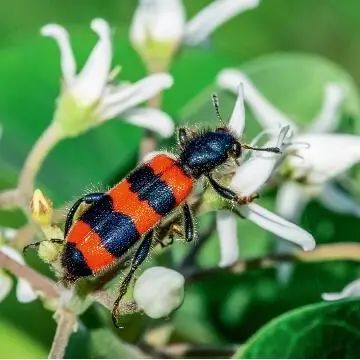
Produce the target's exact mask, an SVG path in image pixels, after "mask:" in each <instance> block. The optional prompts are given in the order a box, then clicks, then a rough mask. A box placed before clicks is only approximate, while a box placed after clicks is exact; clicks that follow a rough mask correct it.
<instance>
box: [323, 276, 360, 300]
mask: <svg viewBox="0 0 360 360" xmlns="http://www.w3.org/2000/svg"><path fill="white" fill-rule="evenodd" d="M352 297H360V279H357V280H354V281H352V282H351V283H350V284H348V285H346V286H345V287H344V289H343V290H342V291H340V292H338V293H324V294H322V298H323V299H324V300H326V301H336V300H342V299H346V298H352Z"/></svg>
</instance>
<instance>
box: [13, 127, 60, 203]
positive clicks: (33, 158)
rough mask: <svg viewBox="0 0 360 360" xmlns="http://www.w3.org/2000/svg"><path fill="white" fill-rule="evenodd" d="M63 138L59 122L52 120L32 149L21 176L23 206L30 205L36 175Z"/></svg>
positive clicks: (20, 186) (20, 187) (19, 188)
mask: <svg viewBox="0 0 360 360" xmlns="http://www.w3.org/2000/svg"><path fill="white" fill-rule="evenodd" d="M61 138H62V135H61V130H60V128H59V125H58V123H56V122H51V124H50V125H49V127H48V128H47V129H46V130H45V131H44V132H43V133H42V135H41V136H40V137H39V139H38V140H37V142H36V143H35V145H34V147H33V148H32V149H31V152H30V154H29V155H28V157H27V158H26V160H25V164H24V166H23V168H22V170H21V173H20V176H19V182H18V191H19V193H20V196H21V199H20V201H21V204H20V205H21V206H23V207H24V206H27V205H28V202H29V201H30V199H31V195H32V193H33V191H34V182H35V178H36V175H37V173H38V171H39V169H40V167H41V165H42V163H43V161H44V160H45V157H46V156H47V155H48V153H49V152H50V150H51V149H52V148H53V147H54V146H55V145H56V144H57V143H58V142H59V141H60V140H61Z"/></svg>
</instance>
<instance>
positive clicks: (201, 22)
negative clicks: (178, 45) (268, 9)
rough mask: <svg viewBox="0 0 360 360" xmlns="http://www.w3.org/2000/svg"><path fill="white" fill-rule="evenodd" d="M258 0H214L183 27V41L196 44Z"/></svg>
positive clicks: (251, 6)
mask: <svg viewBox="0 0 360 360" xmlns="http://www.w3.org/2000/svg"><path fill="white" fill-rule="evenodd" d="M258 4H259V0H215V1H213V2H211V3H210V4H209V5H208V6H206V7H205V8H204V9H202V10H201V11H200V12H199V13H198V14H196V15H195V16H194V17H193V18H192V19H191V20H190V21H189V22H188V23H187V24H186V28H185V42H186V43H187V44H189V45H197V44H199V43H200V42H202V41H204V40H205V39H206V38H207V37H208V36H209V35H210V34H211V33H212V32H213V31H214V30H216V29H217V28H218V27H219V26H221V25H222V24H224V23H225V22H226V21H228V20H230V19H231V18H232V17H234V16H236V15H238V14H240V13H241V12H244V11H246V10H249V9H252V8H255V7H256V6H258Z"/></svg>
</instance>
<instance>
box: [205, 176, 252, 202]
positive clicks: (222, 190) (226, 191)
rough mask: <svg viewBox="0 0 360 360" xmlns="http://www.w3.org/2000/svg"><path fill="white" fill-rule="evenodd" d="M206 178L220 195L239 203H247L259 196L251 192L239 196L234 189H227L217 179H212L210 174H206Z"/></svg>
mask: <svg viewBox="0 0 360 360" xmlns="http://www.w3.org/2000/svg"><path fill="white" fill-rule="evenodd" d="M207 178H208V179H209V182H210V184H211V186H212V187H213V189H214V190H215V191H216V192H217V193H218V194H219V195H220V196H222V197H223V198H225V199H228V200H231V201H235V202H237V203H239V204H241V205H245V204H249V203H251V202H252V201H254V200H255V199H257V198H258V197H259V195H258V194H253V195H250V196H240V195H238V194H236V193H235V192H234V191H232V190H231V189H228V188H226V187H224V186H222V185H220V184H219V183H218V182H217V181H215V180H214V178H213V177H212V176H211V175H210V174H208V175H207Z"/></svg>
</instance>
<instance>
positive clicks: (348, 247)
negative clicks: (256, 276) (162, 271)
mask: <svg viewBox="0 0 360 360" xmlns="http://www.w3.org/2000/svg"><path fill="white" fill-rule="evenodd" d="M336 260H347V261H360V244H359V243H338V244H326V245H319V246H318V247H317V248H316V249H315V250H314V251H311V252H305V251H301V250H296V251H293V252H290V253H283V254H271V255H267V256H263V257H258V258H253V259H246V260H239V261H237V262H236V263H234V264H233V265H230V266H227V267H222V268H220V267H218V266H214V267H210V268H206V269H191V268H190V269H187V270H184V271H183V275H184V276H185V277H186V279H187V281H190V282H192V281H196V280H199V279H202V278H204V277H209V276H212V275H213V274H215V273H219V272H221V271H230V272H233V273H236V274H241V273H243V272H245V271H247V270H249V269H253V268H256V269H259V268H261V269H267V268H271V267H274V266H276V265H277V264H279V263H281V262H320V261H336Z"/></svg>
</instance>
